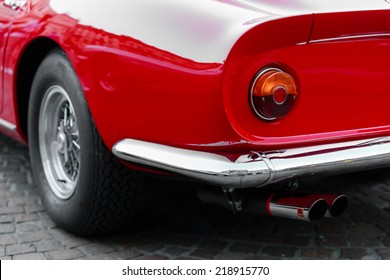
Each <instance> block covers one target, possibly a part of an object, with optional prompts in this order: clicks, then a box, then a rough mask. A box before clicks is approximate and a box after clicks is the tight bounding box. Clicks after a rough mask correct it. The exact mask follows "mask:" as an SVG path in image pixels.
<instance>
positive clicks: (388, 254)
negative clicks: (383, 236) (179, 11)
mask: <svg viewBox="0 0 390 280" xmlns="http://www.w3.org/2000/svg"><path fill="white" fill-rule="evenodd" d="M376 253H377V254H378V255H379V256H380V257H381V258H382V260H390V248H380V249H376Z"/></svg>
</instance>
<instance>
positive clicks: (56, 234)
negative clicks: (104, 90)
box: [48, 228, 92, 249]
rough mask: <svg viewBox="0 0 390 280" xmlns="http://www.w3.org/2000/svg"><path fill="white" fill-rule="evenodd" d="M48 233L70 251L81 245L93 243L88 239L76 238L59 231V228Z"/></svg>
mask: <svg viewBox="0 0 390 280" xmlns="http://www.w3.org/2000/svg"><path fill="white" fill-rule="evenodd" d="M48 232H49V234H50V235H51V236H52V237H53V238H55V239H57V240H59V241H60V242H61V244H62V245H64V246H66V247H68V248H70V249H71V248H75V247H78V246H81V245H86V244H89V243H91V242H92V241H91V240H89V239H87V238H81V237H77V236H74V235H72V234H70V233H67V232H65V231H64V230H63V229H59V228H53V229H50V230H49V231H48Z"/></svg>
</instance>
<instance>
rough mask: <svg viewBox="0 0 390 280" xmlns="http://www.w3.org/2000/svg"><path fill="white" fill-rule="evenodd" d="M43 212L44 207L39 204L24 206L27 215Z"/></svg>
mask: <svg viewBox="0 0 390 280" xmlns="http://www.w3.org/2000/svg"><path fill="white" fill-rule="evenodd" d="M44 210H45V207H43V205H40V204H28V205H26V212H27V213H37V212H42V211H44Z"/></svg>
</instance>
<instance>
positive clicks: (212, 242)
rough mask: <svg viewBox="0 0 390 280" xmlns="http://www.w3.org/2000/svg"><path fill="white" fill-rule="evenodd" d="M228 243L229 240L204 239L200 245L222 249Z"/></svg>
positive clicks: (201, 246) (210, 248) (204, 247)
mask: <svg viewBox="0 0 390 280" xmlns="http://www.w3.org/2000/svg"><path fill="white" fill-rule="evenodd" d="M228 245H229V242H227V241H222V240H218V239H204V240H202V241H201V242H200V243H199V245H198V247H199V248H203V249H209V250H218V251H222V250H223V249H225V248H226V247H227V246H228Z"/></svg>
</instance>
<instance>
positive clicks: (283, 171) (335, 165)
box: [112, 137, 390, 188]
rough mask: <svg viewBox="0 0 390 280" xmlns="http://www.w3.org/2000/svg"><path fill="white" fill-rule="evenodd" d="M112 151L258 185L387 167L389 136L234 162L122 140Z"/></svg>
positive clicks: (215, 179)
mask: <svg viewBox="0 0 390 280" xmlns="http://www.w3.org/2000/svg"><path fill="white" fill-rule="evenodd" d="M112 151H113V153H114V154H115V155H116V156H117V157H119V158H121V159H123V160H126V161H129V162H132V163H137V164H142V165H146V166H150V167H155V168H160V169H163V170H167V171H171V172H175V173H178V174H182V175H185V176H189V177H192V178H195V179H198V180H201V181H204V182H207V183H210V184H214V185H219V186H224V187H236V188H246V187H260V186H264V185H268V184H270V183H276V182H281V181H288V180H292V179H296V178H301V177H306V176H314V175H317V176H318V175H333V174H340V173H348V172H353V171H358V170H364V169H374V168H380V167H386V166H390V137H382V138H374V139H367V140H359V141H349V142H341V143H336V144H327V145H318V146H309V147H304V148H293V149H288V150H281V151H270V152H251V153H249V154H244V155H241V156H240V157H239V158H238V159H237V160H235V161H231V160H229V159H228V158H226V157H224V156H221V155H217V154H213V153H206V152H199V151H193V150H187V149H179V148H174V147H170V146H165V145H160V144H154V143H149V142H143V141H138V140H133V139H125V140H122V141H120V142H119V143H117V144H116V145H114V147H113V149H112Z"/></svg>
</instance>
